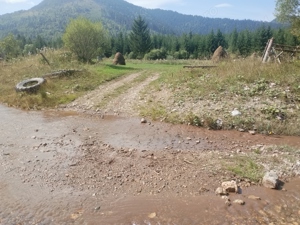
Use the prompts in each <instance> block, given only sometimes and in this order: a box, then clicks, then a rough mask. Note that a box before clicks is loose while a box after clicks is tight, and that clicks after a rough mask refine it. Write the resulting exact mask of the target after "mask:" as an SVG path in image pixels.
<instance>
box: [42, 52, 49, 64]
mask: <svg viewBox="0 0 300 225" xmlns="http://www.w3.org/2000/svg"><path fill="white" fill-rule="evenodd" d="M40 54H41V55H42V57H43V59H44V60H45V61H46V62H47V64H48V65H49V66H50V63H49V61H48V59H47V58H46V57H45V56H44V54H43V53H41V52H40Z"/></svg>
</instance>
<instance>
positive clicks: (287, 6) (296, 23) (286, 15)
mask: <svg viewBox="0 0 300 225" xmlns="http://www.w3.org/2000/svg"><path fill="white" fill-rule="evenodd" d="M275 16H276V18H277V20H278V21H279V22H284V23H290V24H291V31H292V33H293V34H294V35H296V36H297V37H300V0H277V2H276V13H275Z"/></svg>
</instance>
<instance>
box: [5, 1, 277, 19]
mask: <svg viewBox="0 0 300 225" xmlns="http://www.w3.org/2000/svg"><path fill="white" fill-rule="evenodd" d="M41 1H42V0H0V15H2V14H5V13H11V12H14V11H18V10H22V9H24V10H26V9H30V8H31V7H33V6H34V5H37V4H39V3H40V2H41ZM126 1H127V2H130V3H132V4H134V5H139V6H142V7H145V8H151V9H153V8H161V9H166V10H173V11H177V12H179V13H183V14H189V15H200V16H205V17H213V18H216V17H217V18H231V19H251V20H263V21H271V20H273V19H274V9H275V3H276V0H251V1H244V0H224V1H222V0H209V1H208V0H126Z"/></svg>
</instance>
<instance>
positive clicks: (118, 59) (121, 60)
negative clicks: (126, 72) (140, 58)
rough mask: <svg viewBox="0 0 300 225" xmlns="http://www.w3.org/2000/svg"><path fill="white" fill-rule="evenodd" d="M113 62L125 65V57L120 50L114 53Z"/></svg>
mask: <svg viewBox="0 0 300 225" xmlns="http://www.w3.org/2000/svg"><path fill="white" fill-rule="evenodd" d="M113 64H114V65H126V62H125V58H124V56H123V55H122V54H121V53H120V52H117V53H116V55H115V58H114V61H113Z"/></svg>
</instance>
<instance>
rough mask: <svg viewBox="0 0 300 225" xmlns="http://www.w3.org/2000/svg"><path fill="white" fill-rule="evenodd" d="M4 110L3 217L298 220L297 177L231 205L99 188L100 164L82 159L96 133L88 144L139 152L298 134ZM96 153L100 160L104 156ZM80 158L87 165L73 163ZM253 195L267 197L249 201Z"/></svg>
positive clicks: (16, 220)
mask: <svg viewBox="0 0 300 225" xmlns="http://www.w3.org/2000/svg"><path fill="white" fill-rule="evenodd" d="M0 116H1V118H0V224H3V225H7V224H8V225H10V224H136V225H138V224H139V225H140V224H151V225H153V224H155V225H156V224H172V225H173V224H176V225H179V224H182V225H185V224H187V225H192V224H294V225H296V224H300V203H299V200H300V179H299V178H295V179H293V180H292V181H291V182H289V183H286V184H285V186H284V188H285V189H286V190H287V191H275V190H268V189H265V188H262V187H251V188H247V189H244V190H243V192H242V194H240V195H235V194H233V195H231V196H230V198H231V200H232V201H233V200H234V199H237V198H238V199H243V200H245V201H246V205H244V206H240V205H232V206H230V207H228V206H226V205H225V204H224V200H223V199H221V198H220V197H217V196H215V195H214V194H213V192H212V191H210V192H207V193H204V194H200V195H199V194H195V193H191V194H189V193H188V192H185V193H186V194H184V195H180V194H176V192H174V191H173V189H172V190H171V189H170V192H169V193H168V194H153V193H148V194H147V193H142V194H139V195H137V194H136V193H133V192H132V190H134V188H135V187H134V185H133V187H132V188H131V189H130V188H129V189H128V190H124V189H122V191H117V190H116V189H115V187H114V185H116V184H114V182H111V181H109V182H110V183H108V184H109V185H112V186H111V188H110V190H109V189H107V186H105V188H106V189H105V188H104V186H103V188H101V187H98V186H97V187H93V185H92V184H93V182H90V183H91V185H90V184H88V185H87V184H86V182H87V180H90V179H91V176H90V173H89V172H90V170H91V169H95V168H92V167H90V164H88V161H82V160H81V159H82V157H84V154H85V152H84V150H85V148H86V145H84V143H85V144H86V143H89V141H91V140H92V141H93V142H92V143H91V144H88V145H89V146H91V148H93V146H96V147H97V148H99V151H104V147H103V149H102V148H100V147H99V146H102V145H103V146H105V148H106V146H107V145H110V146H112V149H113V148H115V149H120V148H122V149H125V148H131V149H136V150H137V151H139V152H143V151H144V150H146V151H158V152H159V151H163V150H164V149H166V148H168V149H180V150H181V151H192V150H193V151H200V152H201V151H207V150H214V149H218V150H223V151H226V150H229V149H232V146H233V145H238V146H243V145H244V146H246V145H251V144H259V143H263V144H268V143H273V144H291V145H294V146H300V140H299V137H272V136H271V137H268V136H261V135H256V136H251V135H249V134H246V133H238V132H229V131H222V132H219V131H218V132H214V131H208V130H203V129H197V128H194V127H188V126H172V125H168V124H161V123H151V124H140V122H139V119H138V118H118V117H111V116H106V117H104V119H101V118H100V117H99V118H98V117H89V116H86V115H78V114H76V113H73V112H54V111H48V112H24V111H20V110H16V109H11V108H7V107H4V106H0ZM196 141H197V142H196ZM106 151H107V153H109V151H110V150H106ZM115 151H117V150H114V149H113V150H112V152H111V153H110V154H112V155H113V154H116V153H115ZM141 154H142V153H141ZM165 154H167V153H165ZM158 156H159V155H158ZM141 159H142V158H139V160H141ZM98 160H99V161H98V163H101V162H100V160H101V155H100V156H99V158H98ZM132 160H133V162H135V163H139V162H138V161H135V158H133V159H132ZM131 162H132V161H131ZM145 162H147V161H145ZM84 163H87V164H86V165H85V164H84ZM95 163H97V162H95ZM141 163H144V162H141ZM166 163H167V161H166ZM77 164H79V165H80V166H81V167H80V168H81V169H80V170H81V171H79V170H75V168H76V166H77ZM92 165H96V164H92ZM113 166H114V164H113V163H112V164H111V163H110V162H109V163H108V164H107V166H106V167H107V171H103V170H101V171H96V173H98V174H101V173H103V174H107V173H110V172H109V171H110V170H113V169H114V168H113ZM84 168H85V169H84ZM101 168H102V167H101ZM121 169H122V168H121ZM123 169H124V168H123ZM84 170H86V171H84ZM94 172H95V171H94ZM145 176H147V175H145ZM151 176H152V175H151ZM99 177H100V178H101V177H103V176H102V175H101V176H99ZM100 178H99V179H100ZM95 179H96V178H95ZM97 179H98V177H97ZM101 179H102V178H101ZM103 179H104V178H103ZM105 179H108V178H105ZM109 179H110V178H109ZM212 179H213V178H212ZM73 181H74V182H73ZM75 181H76V182H75ZM99 182H100V181H96V180H95V182H94V183H95V184H96V183H99ZM203 182H206V181H203ZM103 185H104V184H103ZM181 189H182V188H178V190H179V191H181ZM180 193H181V192H180ZM249 195H255V196H259V197H261V200H250V199H248V198H247V197H248V196H249ZM150 217H151V218H150Z"/></svg>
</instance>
